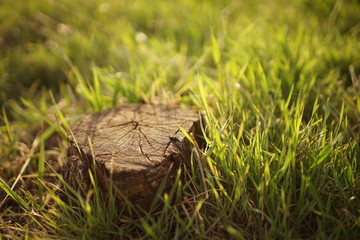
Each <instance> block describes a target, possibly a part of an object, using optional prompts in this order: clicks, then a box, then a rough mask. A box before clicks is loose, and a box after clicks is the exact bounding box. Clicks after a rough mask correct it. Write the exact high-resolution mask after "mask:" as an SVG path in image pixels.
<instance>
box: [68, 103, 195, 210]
mask: <svg viewBox="0 0 360 240" xmlns="http://www.w3.org/2000/svg"><path fill="white" fill-rule="evenodd" d="M199 124H200V115H199V113H198V112H197V111H193V110H184V109H171V108H166V107H159V106H153V105H145V104H129V105H124V106H121V107H117V108H112V109H108V110H104V111H101V112H98V113H95V114H92V115H89V116H88V117H86V118H85V119H84V120H83V121H81V122H80V123H79V124H77V125H76V126H74V127H73V128H72V132H73V135H70V136H69V140H70V147H69V149H68V163H67V165H66V169H67V170H66V171H65V174H64V175H65V176H66V179H67V180H68V182H69V183H70V184H72V185H73V186H76V187H80V188H82V189H84V190H86V189H87V188H88V187H89V175H88V169H92V170H95V171H94V172H95V173H96V176H97V178H98V180H99V183H100V187H101V188H102V190H103V191H107V187H108V185H109V179H110V176H111V177H112V179H113V182H114V185H115V186H116V187H117V189H118V190H119V191H120V192H121V193H122V194H123V195H125V196H126V197H127V198H128V199H129V200H130V201H132V202H133V203H134V204H138V205H140V206H142V207H144V208H147V207H149V204H150V203H151V200H152V199H153V196H154V194H155V192H156V190H157V188H158V186H159V184H160V183H161V181H162V180H163V178H164V177H165V176H166V175H167V174H169V176H170V178H169V179H170V181H168V183H167V187H169V186H170V184H171V178H172V177H174V174H175V172H176V169H177V168H178V167H179V166H180V164H181V163H185V164H187V163H188V162H189V158H190V144H189V141H188V140H187V139H186V137H185V136H184V134H183V133H182V132H181V130H180V129H179V126H181V127H182V128H183V129H185V130H186V131H187V132H189V133H193V134H195V135H198V134H199V133H200V132H201V131H200V127H199ZM170 169H171V170H170Z"/></svg>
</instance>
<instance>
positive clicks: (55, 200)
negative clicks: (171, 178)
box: [0, 0, 360, 240]
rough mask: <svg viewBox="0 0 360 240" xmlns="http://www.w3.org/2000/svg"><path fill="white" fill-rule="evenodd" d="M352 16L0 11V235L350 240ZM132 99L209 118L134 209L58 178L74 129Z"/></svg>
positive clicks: (357, 57) (111, 9)
mask: <svg viewBox="0 0 360 240" xmlns="http://www.w3.org/2000/svg"><path fill="white" fill-rule="evenodd" d="M359 13H360V3H359V1H355V0H315V1H311V0H291V1H286V0H269V1H259V0H254V1H253V0H243V1H240V0H239V1H236V0H234V1H230V0H223V1H217V0H199V1H195V0H174V1H160V0H154V1H146V0H133V1H120V0H108V1H104V0H89V1H73V0H23V1H10V0H2V1H1V2H0V103H1V105H2V112H1V113H0V240H1V239H120V238H124V239H360V171H359V170H360V163H359V160H360V133H359V129H360V54H359V53H360V14H359ZM139 102H146V103H152V104H161V105H171V106H174V105H177V106H179V107H182V108H191V109H198V110H200V111H201V112H202V113H203V115H204V118H205V120H206V122H207V125H206V127H205V128H204V129H203V130H204V133H205V140H206V146H205V147H204V148H203V149H201V153H199V152H198V151H196V149H194V154H193V157H192V162H193V164H192V167H190V168H187V169H186V168H183V169H182V170H179V172H178V176H177V181H176V183H175V185H174V187H173V189H172V190H171V191H170V192H169V193H168V194H163V195H161V194H159V195H158V196H157V198H155V199H154V202H153V205H154V206H160V208H161V209H160V210H159V207H158V208H155V207H154V208H153V209H154V210H150V211H146V212H142V213H139V210H138V209H136V208H133V206H132V205H131V203H127V204H126V205H125V207H124V208H123V209H119V208H118V207H117V205H116V204H115V202H114V198H113V197H111V196H110V198H109V199H106V200H104V199H103V198H102V196H101V194H100V193H99V191H98V188H97V185H96V182H94V183H93V187H94V189H93V191H90V192H89V193H88V194H87V195H86V196H82V195H80V194H78V193H77V192H76V191H75V190H74V189H71V188H70V187H69V186H67V185H66V183H64V182H63V180H62V177H61V176H60V175H59V173H58V170H59V166H60V165H62V164H63V163H64V161H65V160H66V148H67V144H68V143H67V142H66V141H67V140H66V135H67V132H68V131H69V126H72V125H73V124H74V123H75V122H77V121H78V120H80V119H82V117H84V116H85V115H86V114H90V113H93V112H96V111H100V110H102V109H105V108H108V107H112V106H121V105H122V104H125V103H139ZM198 158H200V159H198ZM199 161H201V164H202V166H201V167H200V166H199V164H198V163H199ZM65 189H67V191H68V192H69V191H73V192H72V194H69V196H68V198H70V203H69V201H68V202H64V201H63V200H64V199H63V198H61V197H60V196H61V195H64V194H66V193H64V190H65ZM155 209H156V210H155ZM123 212H130V216H129V215H127V216H125V215H124V214H122V213H123Z"/></svg>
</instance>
